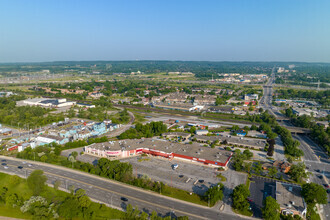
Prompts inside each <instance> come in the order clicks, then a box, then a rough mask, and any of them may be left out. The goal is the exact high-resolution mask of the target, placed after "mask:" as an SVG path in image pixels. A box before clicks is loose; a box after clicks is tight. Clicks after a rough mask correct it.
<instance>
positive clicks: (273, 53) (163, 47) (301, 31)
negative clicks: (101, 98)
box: [0, 0, 330, 62]
mask: <svg viewBox="0 0 330 220" xmlns="http://www.w3.org/2000/svg"><path fill="white" fill-rule="evenodd" d="M58 60H210V61H312V62H330V1H327V0H317V1H310V0H214V1H212V0H199V1H197V0H196V1H195V0H189V1H188V0H130V1H129V0H117V1H114V0H104V1H102V0H94V1H92V0H89V1H87V0H76V1H73V0H39V1H36V0H29V1H26V0H20V1H19V0H0V62H25V61H58Z"/></svg>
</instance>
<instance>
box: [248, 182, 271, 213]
mask: <svg viewBox="0 0 330 220" xmlns="http://www.w3.org/2000/svg"><path fill="white" fill-rule="evenodd" d="M275 190H276V181H275V180H272V179H268V178H262V177H253V178H251V183H250V192H251V195H250V197H249V199H250V205H251V208H252V211H253V214H254V217H257V218H258V217H259V218H261V217H262V213H261V208H262V207H263V200H264V199H265V198H266V197H267V196H273V197H274V195H275Z"/></svg>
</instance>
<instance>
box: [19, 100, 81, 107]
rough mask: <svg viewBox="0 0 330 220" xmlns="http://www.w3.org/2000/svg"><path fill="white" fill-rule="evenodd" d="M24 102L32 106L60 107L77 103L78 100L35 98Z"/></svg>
mask: <svg viewBox="0 0 330 220" xmlns="http://www.w3.org/2000/svg"><path fill="white" fill-rule="evenodd" d="M23 104H25V105H30V106H41V107H52V108H60V107H66V106H72V105H75V104H76V102H73V101H67V100H66V99H49V98H33V99H26V100H24V101H23Z"/></svg>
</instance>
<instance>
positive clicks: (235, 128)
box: [231, 125, 239, 131]
mask: <svg viewBox="0 0 330 220" xmlns="http://www.w3.org/2000/svg"><path fill="white" fill-rule="evenodd" d="M231 130H232V131H237V130H239V126H238V125H233V127H232V128H231Z"/></svg>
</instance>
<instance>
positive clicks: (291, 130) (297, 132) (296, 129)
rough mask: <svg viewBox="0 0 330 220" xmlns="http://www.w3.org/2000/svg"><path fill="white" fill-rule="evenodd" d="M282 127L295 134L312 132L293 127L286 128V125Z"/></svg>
mask: <svg viewBox="0 0 330 220" xmlns="http://www.w3.org/2000/svg"><path fill="white" fill-rule="evenodd" d="M282 127H285V128H286V129H288V130H289V131H290V132H291V133H293V134H310V133H311V130H310V129H309V128H300V127H292V126H286V125H282Z"/></svg>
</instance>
